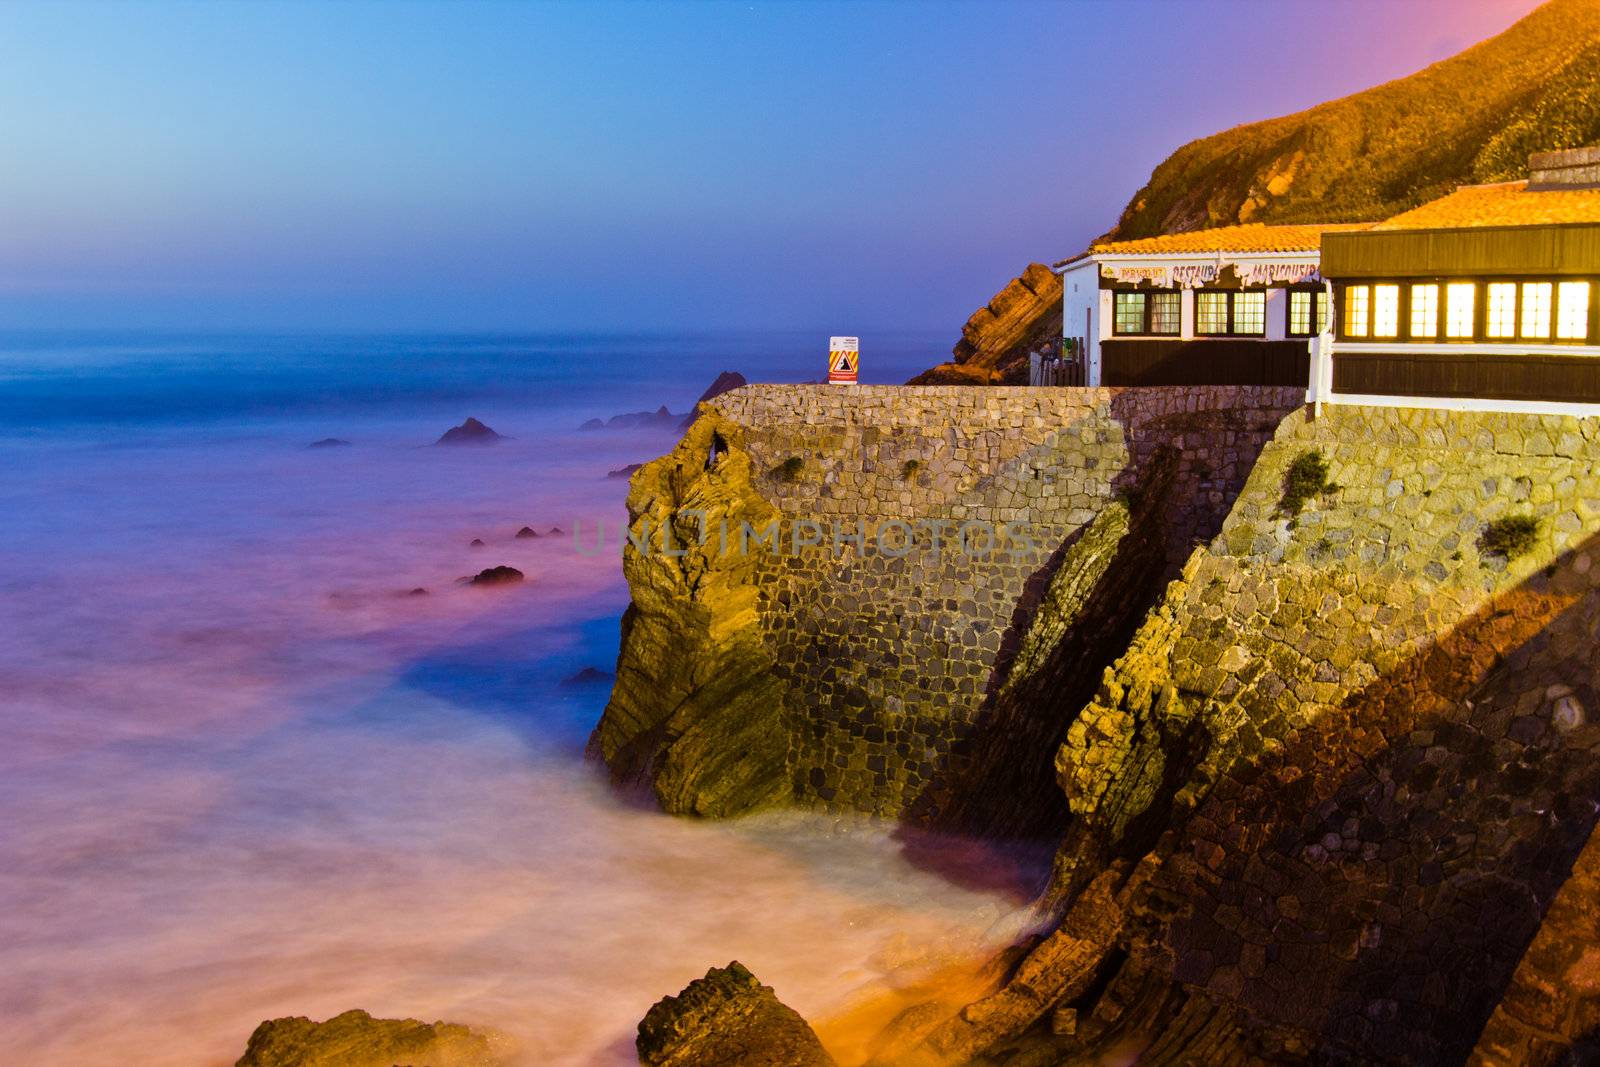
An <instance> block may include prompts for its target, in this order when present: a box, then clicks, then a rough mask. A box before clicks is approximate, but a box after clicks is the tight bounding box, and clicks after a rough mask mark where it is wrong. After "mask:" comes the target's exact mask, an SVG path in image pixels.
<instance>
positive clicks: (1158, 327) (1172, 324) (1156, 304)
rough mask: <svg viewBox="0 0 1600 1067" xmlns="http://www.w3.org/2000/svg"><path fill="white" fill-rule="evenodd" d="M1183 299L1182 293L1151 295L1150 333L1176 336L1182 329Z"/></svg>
mask: <svg viewBox="0 0 1600 1067" xmlns="http://www.w3.org/2000/svg"><path fill="white" fill-rule="evenodd" d="M1182 309H1183V297H1182V294H1180V293H1151V294H1150V332H1151V333H1165V334H1176V333H1178V332H1179V330H1180V329H1181V328H1182V322H1183V310H1182Z"/></svg>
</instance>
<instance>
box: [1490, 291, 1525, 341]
mask: <svg viewBox="0 0 1600 1067" xmlns="http://www.w3.org/2000/svg"><path fill="white" fill-rule="evenodd" d="M1488 299H1489V305H1488V308H1489V317H1488V319H1487V321H1485V323H1484V327H1483V335H1484V336H1485V337H1515V336H1516V335H1517V283H1516V282H1490V283H1489V297H1488Z"/></svg>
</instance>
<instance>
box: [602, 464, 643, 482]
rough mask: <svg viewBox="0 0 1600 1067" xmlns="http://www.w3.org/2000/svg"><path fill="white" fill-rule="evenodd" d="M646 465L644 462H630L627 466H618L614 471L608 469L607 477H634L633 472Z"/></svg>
mask: <svg viewBox="0 0 1600 1067" xmlns="http://www.w3.org/2000/svg"><path fill="white" fill-rule="evenodd" d="M642 466H644V464H643V463H630V464H628V465H627V466H626V467H618V468H617V469H616V470H614V471H606V477H607V478H632V477H633V472H634V471H636V470H638V469H639V468H640V467H642Z"/></svg>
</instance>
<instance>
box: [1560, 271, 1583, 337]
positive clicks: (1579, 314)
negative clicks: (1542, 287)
mask: <svg viewBox="0 0 1600 1067" xmlns="http://www.w3.org/2000/svg"><path fill="white" fill-rule="evenodd" d="M1556 337H1558V338H1559V339H1561V340H1563V341H1587V340H1588V339H1589V283H1588V282H1562V283H1561V285H1560V286H1559V287H1558V288H1557V292H1556Z"/></svg>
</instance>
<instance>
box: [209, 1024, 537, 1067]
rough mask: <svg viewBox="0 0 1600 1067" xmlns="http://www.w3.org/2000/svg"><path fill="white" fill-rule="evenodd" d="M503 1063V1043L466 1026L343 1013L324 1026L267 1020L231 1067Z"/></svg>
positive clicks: (493, 1066) (489, 1066)
mask: <svg viewBox="0 0 1600 1067" xmlns="http://www.w3.org/2000/svg"><path fill="white" fill-rule="evenodd" d="M497 1046H500V1047H498V1048H497ZM507 1062H508V1059H507V1050H506V1048H505V1047H504V1043H503V1042H501V1041H497V1040H496V1039H492V1038H490V1037H489V1036H488V1035H486V1034H480V1033H477V1032H476V1031H473V1030H469V1029H468V1028H467V1027H465V1026H460V1025H457V1024H455V1023H424V1022H418V1021H417V1020H416V1019H374V1018H373V1017H372V1016H371V1015H368V1014H367V1013H366V1012H364V1011H347V1012H345V1013H344V1014H343V1015H336V1016H334V1017H333V1018H332V1019H329V1020H328V1021H327V1022H323V1023H317V1022H312V1021H311V1020H310V1019H307V1018H305V1017H303V1016H297V1017H294V1018H288V1019H269V1020H268V1021H266V1022H264V1023H262V1024H261V1025H260V1026H258V1027H256V1032H255V1033H253V1034H251V1035H250V1043H249V1045H248V1046H247V1047H246V1048H245V1052H244V1055H243V1056H241V1057H240V1058H239V1061H238V1063H236V1064H235V1065H234V1067H391V1065H393V1064H398V1063H406V1064H411V1063H414V1064H427V1065H428V1067H503V1065H504V1064H506V1063H507Z"/></svg>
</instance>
